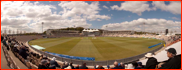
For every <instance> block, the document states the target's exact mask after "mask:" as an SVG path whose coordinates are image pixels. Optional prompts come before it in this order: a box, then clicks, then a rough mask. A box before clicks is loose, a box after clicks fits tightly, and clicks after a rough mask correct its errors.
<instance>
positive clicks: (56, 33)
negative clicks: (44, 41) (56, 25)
mask: <svg viewBox="0 0 182 70" xmlns="http://www.w3.org/2000/svg"><path fill="white" fill-rule="evenodd" d="M46 35H47V36H49V37H64V36H80V33H79V31H76V30H61V29H48V30H47V31H46Z"/></svg>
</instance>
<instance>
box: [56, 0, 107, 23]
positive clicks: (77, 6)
mask: <svg viewBox="0 0 182 70" xmlns="http://www.w3.org/2000/svg"><path fill="white" fill-rule="evenodd" d="M59 6H60V7H62V8H63V10H64V11H61V12H60V14H62V16H63V18H69V17H75V16H82V18H85V19H88V20H90V21H93V20H97V19H106V20H108V18H109V19H110V17H109V16H106V15H99V14H98V13H99V10H100V8H99V2H98V1H96V2H92V3H91V4H88V3H86V2H83V1H71V2H66V1H64V2H61V3H60V4H59ZM93 16H96V17H93Z"/></svg>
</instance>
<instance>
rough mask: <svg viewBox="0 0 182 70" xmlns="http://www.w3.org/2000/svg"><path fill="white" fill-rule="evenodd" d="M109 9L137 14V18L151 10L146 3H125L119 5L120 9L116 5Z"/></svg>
mask: <svg viewBox="0 0 182 70" xmlns="http://www.w3.org/2000/svg"><path fill="white" fill-rule="evenodd" d="M111 9H112V10H125V11H130V12H132V13H136V14H138V15H139V16H141V15H142V12H144V11H150V10H151V9H150V8H149V4H148V3H147V1H126V2H123V3H121V6H120V7H119V6H117V5H113V6H111Z"/></svg>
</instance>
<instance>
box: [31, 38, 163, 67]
mask: <svg viewBox="0 0 182 70" xmlns="http://www.w3.org/2000/svg"><path fill="white" fill-rule="evenodd" d="M30 41H31V40H29V41H28V43H29V42H30ZM28 45H29V44H28ZM29 47H31V48H32V49H33V50H35V51H36V52H38V53H40V54H43V55H45V56H47V57H49V58H52V57H56V58H57V60H58V61H62V62H64V61H66V62H73V63H74V64H78V65H82V63H86V64H87V65H88V66H94V65H102V66H105V65H112V64H113V63H114V62H115V61H117V62H123V63H130V62H132V61H137V60H139V59H140V58H142V57H144V55H145V54H147V53H155V52H156V51H158V50H160V49H161V48H162V47H163V46H160V47H158V48H156V49H154V50H151V51H149V52H146V53H143V54H139V55H136V56H132V57H128V58H123V59H116V60H107V61H86V60H76V59H69V58H63V57H59V56H55V55H52V54H48V53H45V52H43V51H40V50H37V49H35V48H34V47H32V46H30V45H29Z"/></svg>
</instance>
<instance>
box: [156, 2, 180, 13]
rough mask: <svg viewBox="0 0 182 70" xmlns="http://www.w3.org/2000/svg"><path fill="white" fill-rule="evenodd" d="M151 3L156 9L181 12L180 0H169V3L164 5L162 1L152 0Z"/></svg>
mask: <svg viewBox="0 0 182 70" xmlns="http://www.w3.org/2000/svg"><path fill="white" fill-rule="evenodd" d="M152 5H153V6H154V8H155V10H156V9H161V10H163V11H169V12H171V13H173V14H181V2H180V1H170V3H169V5H166V4H165V3H164V1H153V2H152Z"/></svg>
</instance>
